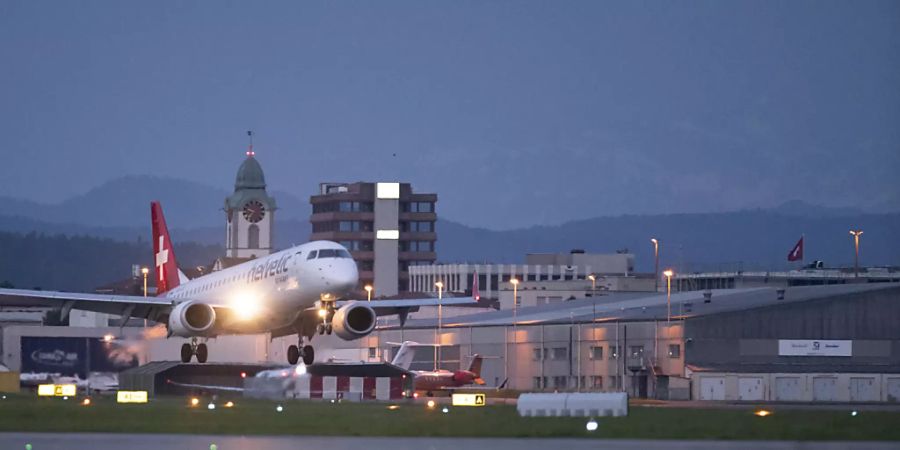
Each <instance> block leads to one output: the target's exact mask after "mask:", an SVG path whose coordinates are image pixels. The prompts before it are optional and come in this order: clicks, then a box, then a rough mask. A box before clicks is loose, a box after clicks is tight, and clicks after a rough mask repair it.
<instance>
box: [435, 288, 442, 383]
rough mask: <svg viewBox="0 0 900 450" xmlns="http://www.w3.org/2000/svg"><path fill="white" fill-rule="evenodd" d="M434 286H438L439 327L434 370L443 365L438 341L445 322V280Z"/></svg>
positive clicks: (436, 336)
mask: <svg viewBox="0 0 900 450" xmlns="http://www.w3.org/2000/svg"><path fill="white" fill-rule="evenodd" d="M434 286H435V287H436V288H438V327H437V330H435V333H434V343H435V345H437V346H438V348H437V361H435V367H434V370H440V368H441V367H440V364H441V344H440V342H438V334H441V333H442V331H443V330H442V327H443V325H442V322H443V306H444V305H443V298H444V282H443V281H441V280H438V281H437V282H436V283H434Z"/></svg>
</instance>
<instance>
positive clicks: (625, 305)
mask: <svg viewBox="0 0 900 450" xmlns="http://www.w3.org/2000/svg"><path fill="white" fill-rule="evenodd" d="M779 290H784V298H783V299H779V294H778V291H779ZM881 290H896V291H897V294H898V295H900V283H863V284H841V285H830V286H796V287H788V288H777V287H760V288H746V289H714V290H711V291H707V292H710V293H711V294H712V296H711V301H710V303H704V292H703V291H690V292H676V293H673V294H672V296H671V310H672V319H673V320H676V319H677V320H681V319H683V318H684V319H689V318H691V317H698V316H706V315H712V314H720V313H726V312H733V311H741V310H748V309H755V308H764V307H777V306H778V305H783V304H791V303H796V302H805V301H815V300H822V299H828V298H834V297H841V296H846V295H853V294H861V293H866V292H872V291H881ZM666 305H667V302H666V294H664V293H658V294H657V293H613V294H609V295H602V296H595V297H588V298H583V299H577V300H570V301H565V302H562V303H555V304H549V305H541V306H531V307H523V308H519V309H518V311H516V312H513V311H511V310H503V311H492V312H485V313H479V314H470V315H465V316H456V317H449V318H445V319H444V320H443V327H446V328H454V327H485V326H509V325H513V323H516V324H517V325H534V324H552V323H590V322H594V321H596V322H611V321H623V322H628V321H631V322H639V321H652V320H666V318H667V314H668V313H667V306H666ZM436 326H437V319H432V318H429V319H410V320H409V321H407V323H406V328H434V327H436ZM383 328H385V329H396V328H399V327H398V326H397V325H396V324H395V323H392V324H391V325H389V326H386V327H383Z"/></svg>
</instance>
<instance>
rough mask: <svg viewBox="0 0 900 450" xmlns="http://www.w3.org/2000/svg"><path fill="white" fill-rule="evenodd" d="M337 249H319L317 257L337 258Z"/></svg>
mask: <svg viewBox="0 0 900 450" xmlns="http://www.w3.org/2000/svg"><path fill="white" fill-rule="evenodd" d="M337 256H338V255H337V250H334V249H330V248H326V249H322V250H319V258H337Z"/></svg>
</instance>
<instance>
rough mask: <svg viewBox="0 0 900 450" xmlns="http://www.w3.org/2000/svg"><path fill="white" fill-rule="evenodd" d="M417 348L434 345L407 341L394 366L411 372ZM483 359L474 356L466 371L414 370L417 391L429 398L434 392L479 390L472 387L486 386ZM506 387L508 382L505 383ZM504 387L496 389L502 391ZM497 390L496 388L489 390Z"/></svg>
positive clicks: (399, 351)
mask: <svg viewBox="0 0 900 450" xmlns="http://www.w3.org/2000/svg"><path fill="white" fill-rule="evenodd" d="M415 347H434V345H433V344H418V343H415V342H410V341H406V342H404V343H403V344H401V345H400V348H399V349H398V350H397V355H396V356H394V360H393V362H392V364H393V365H395V366H398V367H400V368H403V369H407V370H409V367H410V365H411V364H412V361H413V352H414V351H415ZM482 361H483V357H482V356H481V355H479V354H477V353H476V354H475V355H472V362H471V363H470V364H469V368H468V369H466V370H455V371H450V370H443V369H438V370H413V371H412V372H413V374H415V378H414V380H413V382H414V386H415V390H417V391H425V392H426V393H427V394H428V395H429V396H430V395H432V394H433V392H434V391H447V390H454V389H460V388H465V389H478V387H474V386H472V385H473V384H474V385H477V386H484V384H485V382H484V380H483V379H482V378H481V363H482ZM503 384H504V385H505V384H506V382H504V383H503ZM467 386H468V387H467ZM502 387H503V385H501V386H500V387H498V388H496V389H502ZM488 389H495V388H488Z"/></svg>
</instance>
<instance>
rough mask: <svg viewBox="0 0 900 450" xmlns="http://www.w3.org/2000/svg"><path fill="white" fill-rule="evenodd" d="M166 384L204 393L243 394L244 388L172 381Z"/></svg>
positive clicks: (167, 381)
mask: <svg viewBox="0 0 900 450" xmlns="http://www.w3.org/2000/svg"><path fill="white" fill-rule="evenodd" d="M166 383H169V384H171V385H172V386H178V387H182V388H186V389H202V390H205V391H219V392H244V388H242V387H235V386H217V385H212V384H193V383H178V382H175V381H172V380H166Z"/></svg>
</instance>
